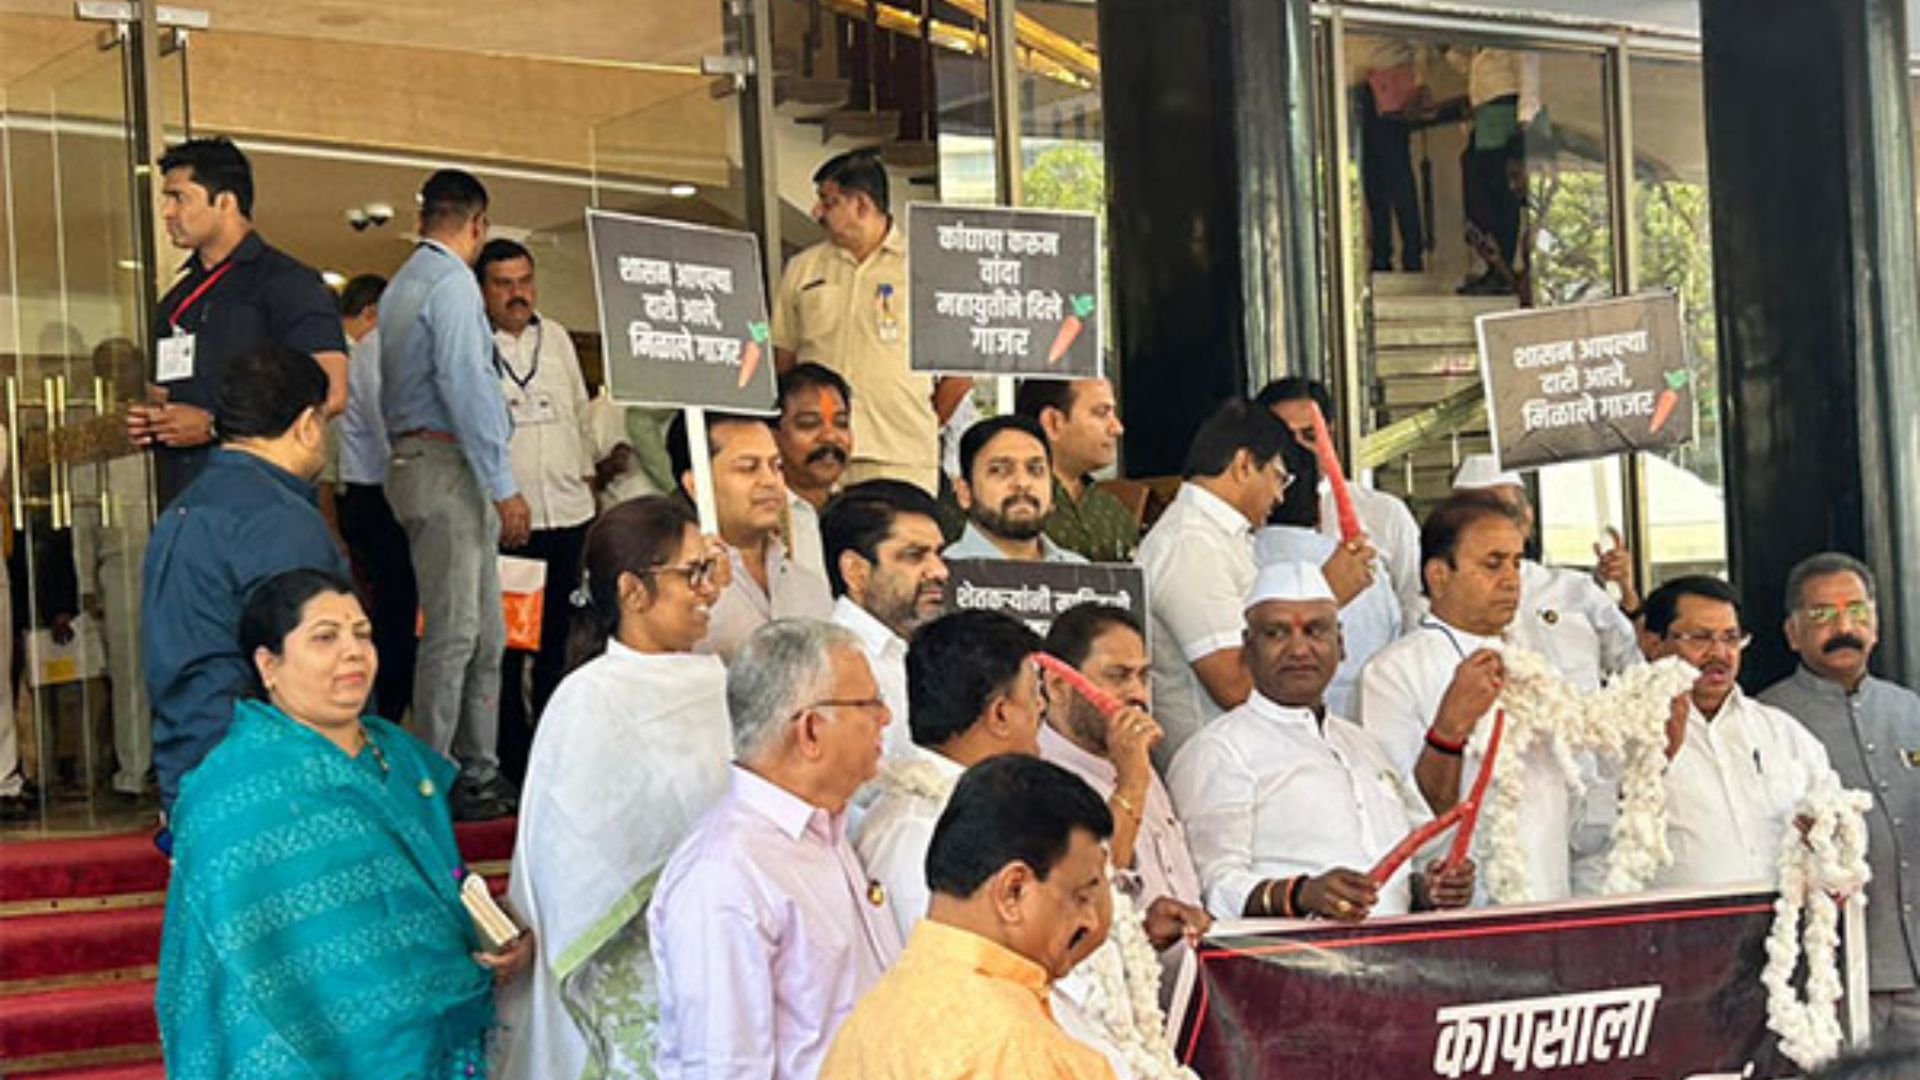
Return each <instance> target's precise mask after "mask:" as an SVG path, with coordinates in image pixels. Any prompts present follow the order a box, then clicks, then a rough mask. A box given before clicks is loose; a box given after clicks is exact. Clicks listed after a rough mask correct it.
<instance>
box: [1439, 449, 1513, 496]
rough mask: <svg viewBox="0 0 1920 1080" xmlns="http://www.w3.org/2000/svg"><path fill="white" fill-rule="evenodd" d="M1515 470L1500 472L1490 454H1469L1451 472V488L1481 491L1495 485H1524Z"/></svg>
mask: <svg viewBox="0 0 1920 1080" xmlns="http://www.w3.org/2000/svg"><path fill="white" fill-rule="evenodd" d="M1525 486H1526V482H1525V481H1523V480H1521V479H1520V474H1519V473H1516V472H1501V471H1500V463H1499V462H1497V461H1495V460H1494V459H1493V455H1492V454H1469V455H1467V458H1466V460H1464V461H1462V462H1461V463H1460V468H1459V470H1458V471H1456V472H1455V473H1454V474H1453V490H1455V491H1483V490H1485V489H1487V488H1496V487H1525Z"/></svg>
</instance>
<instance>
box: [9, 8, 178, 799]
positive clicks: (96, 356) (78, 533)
mask: <svg viewBox="0 0 1920 1080" xmlns="http://www.w3.org/2000/svg"><path fill="white" fill-rule="evenodd" d="M84 29H85V39H86V43H85V44H83V45H81V46H79V47H76V48H72V49H69V50H66V51H64V52H62V53H61V54H60V55H58V56H56V57H53V58H51V59H49V60H48V61H46V62H45V63H43V64H42V65H41V66H39V67H37V68H35V69H33V70H31V71H28V72H26V73H24V74H21V75H18V76H17V77H15V78H13V79H12V80H11V81H10V82H8V84H7V85H6V88H5V95H6V96H5V107H6V120H7V140H8V145H7V154H6V173H7V177H6V179H7V188H8V200H7V219H8V231H9V241H10V242H9V254H10V256H11V264H12V269H13V275H12V279H11V281H10V283H9V284H10V288H9V293H10V297H11V300H12V309H13V330H14V334H13V338H12V342H11V348H10V349H9V350H8V351H7V355H6V356H5V358H4V375H5V386H4V393H5V397H6V408H7V415H6V421H7V423H8V424H9V425H10V426H11V427H12V428H13V438H12V440H11V442H10V444H9V447H8V449H9V451H10V454H9V457H10V459H11V460H12V461H13V462H14V463H15V464H14V466H13V467H11V468H10V469H9V474H8V477H7V479H8V481H9V486H10V487H17V489H18V495H17V497H16V499H15V501H14V504H13V506H14V507H15V508H17V510H16V512H15V513H14V515H13V519H14V520H13V524H14V525H15V527H16V528H19V529H20V530H21V531H19V532H17V533H16V534H15V535H14V537H13V539H14V541H15V542H14V544H13V549H14V550H13V553H12V557H11V558H10V559H9V576H10V578H11V580H12V581H13V582H14V583H15V585H14V587H13V589H12V590H11V595H12V604H13V608H14V612H13V618H12V622H13V624H14V626H15V627H16V628H17V629H21V630H24V631H26V632H28V635H29V637H28V647H27V649H26V651H25V655H26V657H27V663H28V670H27V671H26V672H25V673H24V675H25V678H24V679H22V680H21V682H22V683H23V684H24V685H25V686H26V687H28V688H30V689H29V691H28V693H27V694H24V695H23V696H22V698H21V700H22V701H23V702H25V703H27V704H28V705H29V707H30V713H31V719H32V722H31V723H30V724H23V725H21V727H22V733H23V734H26V735H28V736H29V738H28V739H27V740H26V741H27V743H28V744H29V746H28V748H27V749H26V752H25V753H24V754H23V755H22V756H23V758H24V760H25V764H26V765H27V770H28V772H29V773H30V774H31V775H32V776H33V778H34V779H35V780H36V782H37V784H38V786H39V789H40V794H41V797H42V800H43V803H42V809H43V810H45V811H46V813H47V818H46V820H48V821H50V822H52V823H54V824H56V825H70V824H94V823H95V818H96V817H97V816H98V815H100V814H103V813H112V812H114V811H116V810H124V809H131V808H133V807H134V806H135V805H136V804H134V803H113V802H109V801H108V800H105V799H103V798H101V796H103V795H104V794H105V793H106V792H107V791H109V790H121V791H126V792H129V793H138V792H140V791H141V790H143V788H144V785H145V781H146V772H147V768H148V763H149V759H150V744H149V735H148V730H147V729H148V717H147V710H146V703H145V700H144V696H143V694H144V686H143V680H142V679H141V676H140V667H139V658H138V655H137V649H138V625H139V616H138V612H137V600H138V596H139V585H140V581H139V578H140V560H141V557H142V555H143V552H144V546H145V538H146V531H147V524H148V522H149V521H150V520H151V508H150V506H149V501H148V494H147V492H148V484H147V476H146V466H145V461H144V459H143V458H142V457H140V456H138V455H135V454H134V453H133V450H132V447H131V446H129V445H128V443H127V441H126V438H125V435H124V426H123V423H122V421H121V420H120V419H119V416H118V410H119V406H120V403H121V402H122V401H124V400H126V399H128V398H131V397H134V396H136V395H139V394H140V393H141V385H142V382H143V373H144V370H145V362H144V358H143V356H142V354H141V351H140V346H139V345H138V342H139V341H140V339H141V337H142V333H141V326H142V324H143V322H144V319H145V310H144V307H145V305H144V303H143V302H142V299H141V296H140V286H139V269H140V266H139V262H138V254H137V252H138V244H137V240H136V237H137V235H138V234H137V232H136V229H137V227H138V226H137V222H136V217H135V214H134V203H133V187H132V169H131V165H132V162H131V158H130V152H131V150H130V148H131V139H130V137H129V128H128V124H127V110H126V100H125V75H124V72H123V69H122V65H123V62H124V58H123V55H122V49H121V47H120V45H119V43H118V42H117V41H116V40H115V39H114V37H113V35H112V33H111V31H103V30H102V29H101V28H100V27H97V26H90V27H86V28H84ZM22 585H24V588H23V587H21V586H22ZM9 651H11V650H9ZM0 711H4V707H0ZM5 765H6V763H5V762H0V773H4V771H5ZM4 783H5V781H4V780H0V785H3V784H4ZM0 793H4V787H0Z"/></svg>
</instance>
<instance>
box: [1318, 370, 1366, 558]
mask: <svg viewBox="0 0 1920 1080" xmlns="http://www.w3.org/2000/svg"><path fill="white" fill-rule="evenodd" d="M1307 404H1308V405H1311V406H1312V407H1313V452H1314V455H1315V456H1316V457H1318V458H1319V459H1320V471H1321V472H1323V473H1326V474H1327V483H1328V484H1330V485H1332V487H1333V507H1334V510H1335V511H1336V512H1337V513H1338V514H1339V515H1340V539H1342V540H1357V539H1359V538H1360V534H1361V533H1363V532H1365V531H1366V530H1364V529H1362V528H1361V527H1360V512H1359V511H1357V510H1355V509H1354V508H1353V491H1352V490H1351V489H1350V488H1348V487H1347V472H1346V470H1345V469H1342V468H1341V467H1340V454H1339V452H1338V451H1336V450H1335V449H1334V448H1333V436H1331V435H1329V434H1327V418H1326V416H1325V414H1323V413H1321V411H1320V403H1319V402H1317V401H1309V402H1307Z"/></svg>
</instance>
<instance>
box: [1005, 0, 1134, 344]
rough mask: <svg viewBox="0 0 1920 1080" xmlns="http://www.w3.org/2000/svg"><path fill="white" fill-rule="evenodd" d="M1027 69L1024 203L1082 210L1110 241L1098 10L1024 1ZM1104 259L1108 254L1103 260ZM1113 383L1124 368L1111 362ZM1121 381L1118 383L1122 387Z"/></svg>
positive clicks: (1109, 333)
mask: <svg viewBox="0 0 1920 1080" xmlns="http://www.w3.org/2000/svg"><path fill="white" fill-rule="evenodd" d="M1016 7H1017V10H1018V12H1019V18H1018V20H1017V22H1018V30H1019V35H1020V41H1021V44H1022V46H1023V47H1024V50H1025V51H1024V53H1023V55H1024V57H1025V60H1026V62H1025V64H1024V65H1023V66H1024V68H1025V69H1026V70H1025V71H1024V73H1023V76H1022V78H1021V93H1020V154H1021V165H1022V169H1021V177H1020V201H1021V203H1022V204H1023V205H1026V206H1042V207H1051V208H1054V209H1060V210H1082V211H1086V212H1088V213H1091V214H1094V215H1097V216H1098V217H1099V218H1100V235H1101V237H1102V238H1103V239H1102V242H1103V243H1104V238H1105V237H1106V229H1107V224H1106V217H1107V168H1106V165H1107V159H1106V151H1105V147H1104V145H1103V143H1102V141H1101V140H1102V129H1101V114H1100V60H1099V36H1100V35H1099V19H1098V8H1097V7H1096V6H1095V5H1093V4H1089V3H1084V2H1063V0H1019V2H1018V4H1017V5H1016ZM1103 256H1104V253H1103ZM1107 270H1108V267H1104V266H1103V267H1102V273H1101V284H1102V286H1103V287H1105V288H1108V289H1109V291H1108V292H1107V293H1106V295H1103V296H1102V297H1101V298H1100V318H1101V319H1102V321H1103V327H1102V330H1101V340H1102V341H1109V342H1110V341H1112V340H1114V338H1113V304H1112V303H1111V301H1112V299H1113V296H1112V293H1111V291H1110V288H1111V287H1110V285H1109V284H1108V283H1109V282H1111V281H1112V279H1113V275H1112V274H1111V273H1108V272H1107ZM1106 370H1107V373H1108V375H1109V376H1117V375H1118V374H1119V365H1117V364H1114V363H1112V362H1111V361H1109V362H1108V363H1107V365H1106ZM1116 381H1117V379H1116Z"/></svg>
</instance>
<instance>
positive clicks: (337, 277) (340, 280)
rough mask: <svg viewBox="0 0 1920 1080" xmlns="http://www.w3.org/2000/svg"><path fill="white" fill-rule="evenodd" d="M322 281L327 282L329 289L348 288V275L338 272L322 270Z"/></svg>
mask: <svg viewBox="0 0 1920 1080" xmlns="http://www.w3.org/2000/svg"><path fill="white" fill-rule="evenodd" d="M320 280H321V281H324V282H326V283H327V288H329V289H339V288H344V287H345V286H346V284H347V275H345V274H343V273H341V272H340V271H338V270H322V271H321V272H320Z"/></svg>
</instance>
